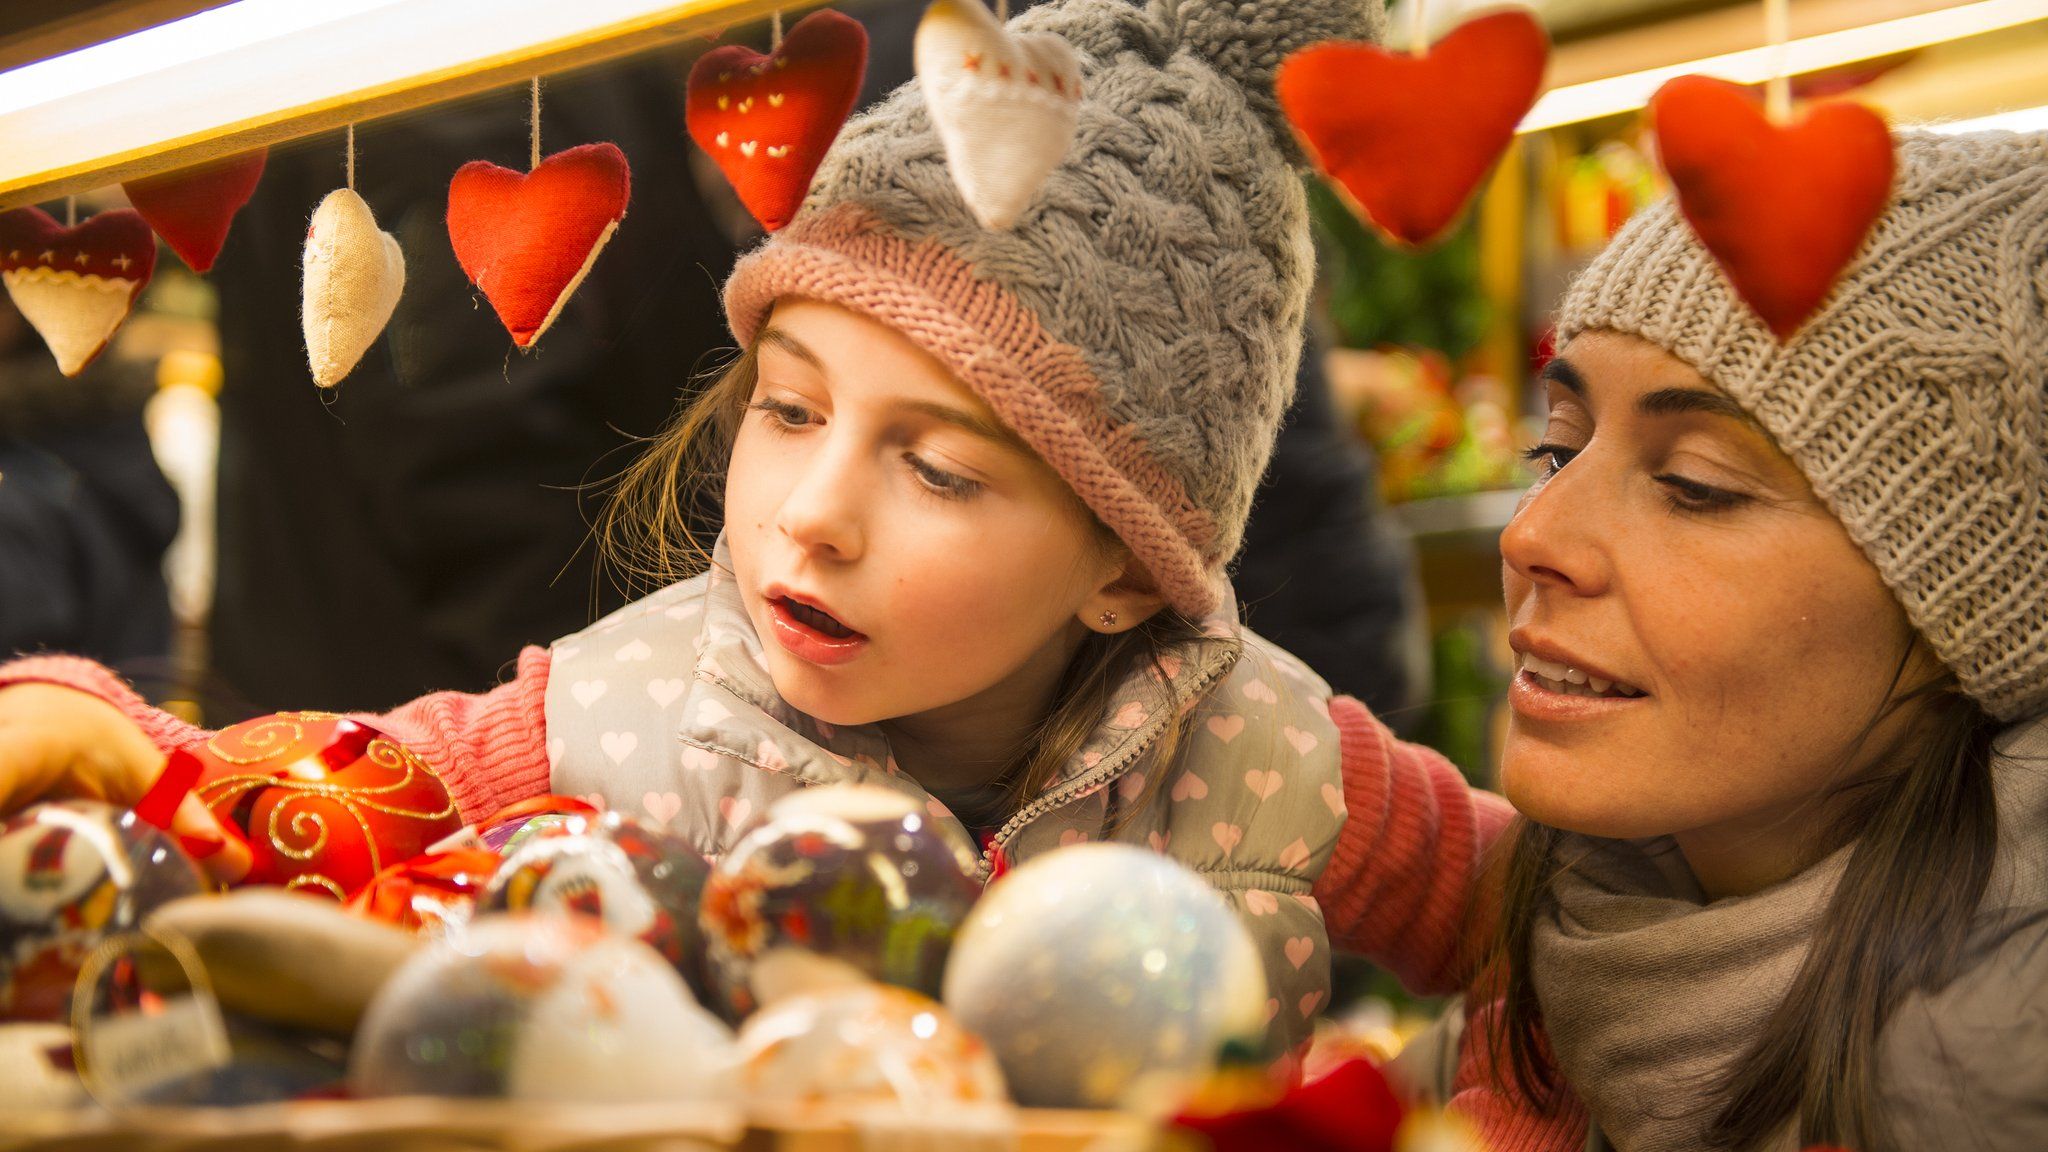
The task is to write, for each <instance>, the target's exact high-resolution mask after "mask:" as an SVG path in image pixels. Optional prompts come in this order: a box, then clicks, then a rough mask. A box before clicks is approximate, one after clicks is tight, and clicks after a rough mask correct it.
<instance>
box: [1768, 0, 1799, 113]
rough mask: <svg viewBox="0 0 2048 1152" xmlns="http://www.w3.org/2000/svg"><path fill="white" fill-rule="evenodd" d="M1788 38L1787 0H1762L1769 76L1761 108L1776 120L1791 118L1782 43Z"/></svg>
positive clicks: (1789, 11)
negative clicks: (1768, 55) (1769, 53)
mask: <svg viewBox="0 0 2048 1152" xmlns="http://www.w3.org/2000/svg"><path fill="white" fill-rule="evenodd" d="M1791 39H1792V9H1791V2H1790V0H1764V43H1765V44H1767V45H1769V46H1770V50H1771V78H1770V80H1769V82H1768V83H1766V84H1765V86H1764V111H1765V112H1766V113H1767V114H1768V115H1769V116H1770V118H1771V120H1772V122H1773V123H1778V124H1782V123H1784V122H1785V121H1787V120H1790V119H1791V118H1792V76H1791V73H1790V72H1789V71H1788V62H1787V59H1786V57H1787V52H1786V47H1785V46H1786V44H1787V42H1789V41H1790V40H1791Z"/></svg>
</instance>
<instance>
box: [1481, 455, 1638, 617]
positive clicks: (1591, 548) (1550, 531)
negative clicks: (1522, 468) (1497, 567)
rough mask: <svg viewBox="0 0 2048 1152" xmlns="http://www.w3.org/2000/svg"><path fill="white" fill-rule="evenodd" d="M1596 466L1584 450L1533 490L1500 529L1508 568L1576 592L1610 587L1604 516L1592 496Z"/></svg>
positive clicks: (1536, 581)
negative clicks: (1589, 462) (1591, 464)
mask: <svg viewBox="0 0 2048 1152" xmlns="http://www.w3.org/2000/svg"><path fill="white" fill-rule="evenodd" d="M1582 465H1586V466H1584V467H1582ZM1592 472H1593V468H1592V467H1591V466H1590V465H1589V464H1588V462H1587V460H1586V458H1585V456H1583V455H1581V456H1580V457H1579V458H1578V459H1575V460H1574V461H1572V463H1571V464H1569V465H1567V466H1565V467H1563V468H1560V469H1558V470H1557V471H1556V472H1555V473H1553V474H1552V475H1551V476H1550V478H1549V479H1547V480H1545V481H1543V483H1542V484H1540V485H1539V486H1537V487H1536V488H1534V489H1532V490H1531V492H1530V494H1529V495H1528V496H1527V497H1526V498H1525V499H1524V500H1523V501H1522V506H1521V507H1520V508H1517V509H1516V510H1515V514H1514V516H1513V518H1512V519H1510V520H1509V521H1508V526H1507V527H1506V528H1505V529H1503V530H1502V531H1501V534H1500V555H1501V562H1502V563H1503V564H1505V565H1506V566H1507V567H1508V569H1509V570H1510V571H1512V572H1514V573H1515V574H1517V575H1519V576H1521V577H1522V578H1523V579H1524V580H1527V581H1529V583H1531V584H1533V585H1536V586H1538V587H1550V588H1553V589H1556V590H1557V591H1561V592H1567V593H1571V594H1573V595H1579V596H1594V595H1598V594H1600V593H1601V592H1604V591H1606V589H1607V585H1608V581H1609V578H1610V576H1611V569H1610V566H1609V556H1608V553H1607V550H1606V548H1605V547H1603V546H1602V533H1603V532H1604V531H1606V517H1604V516H1603V515H1602V512H1601V509H1600V507H1599V505H1598V503H1597V502H1596V501H1595V499H1594V495H1595V490H1596V488H1597V487H1598V485H1597V483H1595V477H1594V476H1593V475H1592Z"/></svg>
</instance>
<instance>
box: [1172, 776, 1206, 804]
mask: <svg viewBox="0 0 2048 1152" xmlns="http://www.w3.org/2000/svg"><path fill="white" fill-rule="evenodd" d="M1208 794H1209V786H1208V785H1207V784H1205V783H1203V782H1202V778H1201V777H1200V776H1197V775H1195V774H1194V773H1193V772H1183V773H1181V777H1180V779H1178V780H1175V781H1174V782H1173V793H1172V795H1173V798H1174V799H1175V800H1200V799H1201V798H1202V797H1204V796H1207V795H1208Z"/></svg>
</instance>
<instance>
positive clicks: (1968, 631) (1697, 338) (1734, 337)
mask: <svg viewBox="0 0 2048 1152" xmlns="http://www.w3.org/2000/svg"><path fill="white" fill-rule="evenodd" d="M1898 146H1899V174H1898V181H1897V184H1896V185H1895V186H1894V188H1893V192H1892V201H1891V205H1890V206H1889V207H1888V208H1887V209H1886V211H1885V214H1884V215H1883V217H1882V218H1880V220H1879V221H1878V223H1877V226H1876V227H1875V228H1874V229H1873V230H1872V232H1871V235H1870V237H1869V238H1868V239H1867V240H1866V241H1865V242H1864V245H1863V248H1862V250H1861V251H1860V252H1859V253H1858V254H1857V257H1856V259H1855V260H1854V261H1853V262H1852V263H1851V265H1850V267H1849V270H1848V271H1847V272H1846V273H1845V274H1844V276H1843V278H1842V282H1841V283H1840V284H1839V285H1838V286H1837V288H1836V289H1835V291H1834V293H1833V295H1832V296H1830V297H1829V299H1828V301H1827V303H1826V304H1825V305H1824V306H1823V308H1822V310H1821V311H1820V312H1819V313H1818V314H1817V315H1815V316H1814V318H1813V319H1811V320H1810V321H1808V322H1807V324H1806V326H1805V327H1804V328H1802V329H1800V331H1799V333H1798V334H1797V335H1796V336H1795V337H1794V338H1793V340H1792V341H1791V342H1790V343H1788V344H1785V345H1782V346H1781V345H1780V344H1779V343H1778V341H1777V340H1776V339H1774V338H1773V337H1772V335H1771V333H1770V331H1769V330H1768V329H1766V328H1765V327H1764V325H1763V323H1762V322H1761V321H1759V320H1758V319H1757V318H1756V316H1755V315H1754V314H1753V313H1751V312H1750V311H1749V309H1748V308H1746V307H1745V306H1744V305H1743V304H1742V303H1741V301H1740V300H1738V299H1737V298H1736V296H1735V294H1734V293H1733V291H1732V290H1730V288H1729V286H1728V282H1727V280H1726V279H1725V278H1724V277H1723V276H1722V274H1721V272H1720V270H1719V269H1718V268H1717V267H1716V265H1715V264H1714V261H1713V259H1712V258H1711V257H1710V256H1708V255H1707V253H1706V251H1705V250H1704V249H1703V248H1701V247H1700V245H1699V242H1698V241H1697V240H1696V239H1695V238H1694V237H1693V234H1692V231H1691V229H1689V228H1688V227H1687V226H1686V224H1685V221H1684V219H1683V218H1682V217H1681V216H1680V215H1679V214H1678V213H1677V211H1676V210H1675V209H1674V208H1673V206H1672V204H1671V203H1670V202H1668V201H1667V202H1664V203H1660V204H1658V205H1656V206H1655V207H1653V208H1651V209H1648V210H1646V211H1645V212H1643V213H1642V214H1641V215H1640V216H1638V217H1637V218H1636V219H1634V220H1632V221H1630V222H1629V224H1628V226H1627V227H1625V228H1623V229H1622V231H1621V233H1620V234H1619V235H1618V236H1616V237H1615V238H1614V241H1613V242H1612V243H1611V244H1609V245H1608V246H1607V248H1606V250H1605V251H1604V252H1602V253H1601V254H1600V256H1599V257H1598V258H1596V259H1595V260H1594V262H1593V265H1592V267H1590V268H1588V269H1587V270H1586V272H1585V273H1584V274H1582V275H1581V276H1580V277H1579V278H1578V280H1577V281H1576V282H1574V283H1573V285H1572V287H1571V289H1570V291H1569V292H1568V293H1567V294H1566V296H1565V302H1564V307H1563V310H1562V312H1561V314H1560V316H1559V318H1558V336H1559V338H1560V339H1561V340H1570V339H1571V338H1572V337H1574V336H1576V335H1577V334H1579V333H1580V332H1584V331H1587V330H1589V329H1596V328H1597V329H1607V330H1611V331H1615V332H1622V333H1627V334H1630V335H1634V336H1639V337H1641V338H1643V339H1645V340H1648V341H1649V342H1650V343H1652V344H1655V345H1657V346H1658V347H1660V348H1663V349H1665V350H1666V351H1668V352H1670V353H1671V354H1672V355H1674V356H1676V357H1677V358H1679V359H1680V360H1683V361H1684V362H1686V363H1687V364H1689V365H1691V366H1692V367H1693V369H1694V370H1696V371H1697V372H1699V374H1700V375H1702V376H1704V377H1706V378H1707V379H1708V380H1710V381H1712V382H1713V383H1714V384H1715V385H1716V386H1718V387H1719V388H1720V389H1721V390H1722V391H1724V392H1726V393H1727V394H1728V395H1729V396H1730V397H1732V398H1734V400H1735V401H1736V402H1737V403H1739V404H1741V405H1742V407H1743V408H1744V409H1745V410H1746V411H1748V412H1749V413H1750V415H1752V416H1754V417H1755V418H1756V419H1757V421H1758V422H1759V423H1760V424H1762V425H1763V427H1764V430H1765V431H1766V432H1768V433H1770V435H1771V437H1772V438H1773V439H1774V440H1775V441H1776V442H1777V445H1778V447H1779V449H1780V450H1782V451H1783V452H1784V453H1785V454H1786V455H1787V456H1789V457H1791V459H1792V461H1793V463H1795V464H1797V465H1798V466H1799V469H1800V471H1802V472H1804V473H1805V474H1806V478H1807V480H1808V481H1809V482H1810V483H1811V484H1812V485H1813V490H1814V492H1815V493H1816V494H1817V495H1818V496H1819V497H1820V498H1821V500H1822V501H1824V502H1825V503H1826V504H1827V506H1828V507H1829V508H1830V509H1831V510H1832V511H1833V512H1834V514H1835V516H1836V517H1837V518H1838V519H1839V520H1841V522H1842V524H1843V526H1844V527H1846V528H1847V529H1848V530H1849V535H1850V537H1852V538H1853V539H1854V540H1855V541H1856V543H1857V544H1858V545H1860V546H1861V547H1862V549H1863V551H1864V553H1865V554H1866V555H1868V556H1869V557H1870V559H1871V562H1872V563H1874V564H1875V565H1877V570H1878V573H1879V574H1880V575H1881V576H1882V577H1883V578H1884V581H1885V583H1886V584H1887V585H1889V586H1890V587H1891V590H1892V592H1893V593H1894V594H1895V595H1896V596H1897V597H1898V599H1899V602H1900V603H1901V604H1903V605H1904V606H1905V609H1906V614H1907V616H1908V617H1909V618H1910V619H1911V620H1912V622H1913V625H1914V627H1916V628H1917V629H1918V630H1919V632H1920V635H1921V636H1923V637H1925V638H1926V640H1927V643H1928V644H1929V646H1930V647H1931V648H1932V649H1933V651H1934V653H1935V655H1936V656H1938V657H1940V659H1941V660H1942V662H1943V663H1944V664H1946V665H1947V666H1948V667H1949V668H1950V669H1951V670H1953V671H1954V672H1955V674H1956V677H1957V679H1958V680H1959V681H1960V682H1961V685H1962V688H1963V691H1964V692H1966V693H1968V694H1969V695H1970V697H1971V698H1972V699H1975V700H1976V701H1977V702H1978V703H1979V704H1981V705H1983V707H1984V709H1985V711H1987V712H1988V713H1990V714H1991V715H1992V716H1993V717H1995V718H1997V719H1999V720H2008V721H2009V720H2017V719H2020V718H2023V717H2027V716H2031V715H2034V714H2036V713H2038V712H2041V711H2044V710H2048V135H2044V134H2015V133H2010V132H1982V133H1976V134H1970V135H1958V136H1939V135H1935V134H1932V133H1925V132H1902V133H1899V135H1898Z"/></svg>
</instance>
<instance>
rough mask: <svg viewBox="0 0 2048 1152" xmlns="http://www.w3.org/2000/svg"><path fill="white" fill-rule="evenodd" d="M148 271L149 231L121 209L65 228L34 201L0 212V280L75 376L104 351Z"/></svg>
mask: <svg viewBox="0 0 2048 1152" xmlns="http://www.w3.org/2000/svg"><path fill="white" fill-rule="evenodd" d="M155 271H156V236H155V234H154V233H152V232H151V231H150V230H149V225H148V224H146V223H144V222H143V219H142V217H141V216H140V215H139V214H137V213H135V212H133V211H130V210H128V209H126V208H122V209H118V210H116V211H112V212H102V213H100V214H99V215H97V216H94V217H92V218H91V219H90V220H87V221H86V222H85V223H83V224H80V225H78V226H77V227H75V228H66V227H65V226H64V225H62V224H59V223H58V222H57V221H56V220H54V219H52V218H51V217H50V215H49V213H47V212H44V211H43V210H42V209H40V208H16V209H15V210H13V211H11V212H4V213H0V283H4V284H5V285H6V286H7V295H8V296H9V297H11V298H12V299H13V300H14V307H15V308H16V309H17V310H18V311H20V313H21V315H22V318H23V319H25V320H27V321H28V322H29V325H30V326H31V327H33V328H34V329H35V330H36V332H37V334H38V335H40V336H42V338H43V343H45V344H47V345H49V346H50V352H51V353H52V354H53V355H55V356H56V357H57V369H58V371H60V372H62V373H64V375H66V376H76V375H78V374H79V373H80V372H82V371H84V370H85V366H86V365H88V364H90V363H92V362H93V360H94V359H95V358H97V357H98V356H99V354H100V353H101V352H103V351H105V350H106V347H107V342H108V341H110V340H112V339H113V338H114V332H115V331H116V330H117V329H119V328H120V327H121V323H122V321H124V320H126V319H128V313H129V312H130V311H132V310H133V309H134V307H135V301H136V299H137V298H138V297H140V296H141V295H142V290H143V288H144V287H146V286H148V284H149V278H150V275H151V273H153V272H155Z"/></svg>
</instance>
